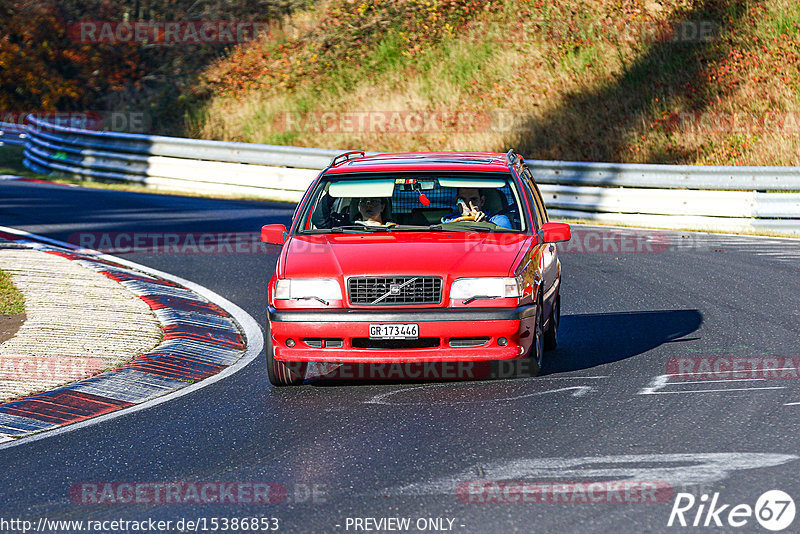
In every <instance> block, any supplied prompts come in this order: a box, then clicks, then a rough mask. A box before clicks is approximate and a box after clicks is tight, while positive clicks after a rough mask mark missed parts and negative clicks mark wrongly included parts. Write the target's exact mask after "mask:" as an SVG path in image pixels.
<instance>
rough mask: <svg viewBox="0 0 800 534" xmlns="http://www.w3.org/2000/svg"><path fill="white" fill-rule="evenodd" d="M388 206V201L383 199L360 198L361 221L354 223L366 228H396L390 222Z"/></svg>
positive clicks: (359, 212) (359, 211)
mask: <svg viewBox="0 0 800 534" xmlns="http://www.w3.org/2000/svg"><path fill="white" fill-rule="evenodd" d="M354 200H355V199H354ZM387 205H388V204H387V202H386V199H385V198H382V197H364V198H360V199H358V214H359V217H360V219H359V220H355V221H353V222H354V223H355V224H361V225H364V226H395V223H393V222H390V221H389V220H388V216H387V215H388V213H387V209H386V207H387Z"/></svg>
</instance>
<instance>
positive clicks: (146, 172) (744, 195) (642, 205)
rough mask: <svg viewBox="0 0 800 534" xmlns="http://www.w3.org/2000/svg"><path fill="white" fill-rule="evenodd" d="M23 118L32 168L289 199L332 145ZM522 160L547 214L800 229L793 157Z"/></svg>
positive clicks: (798, 174) (799, 184) (799, 171)
mask: <svg viewBox="0 0 800 534" xmlns="http://www.w3.org/2000/svg"><path fill="white" fill-rule="evenodd" d="M28 122H29V125H28V127H27V139H26V142H25V160H24V163H25V165H26V166H27V167H28V168H30V169H32V170H34V171H36V172H40V173H50V172H60V173H66V174H71V175H77V176H81V177H86V178H95V179H102V180H116V181H126V182H137V183H141V184H144V185H148V186H153V187H163V188H170V189H177V190H184V191H192V192H201V193H202V192H227V193H236V194H247V195H253V196H258V197H263V198H271V199H275V200H283V201H291V202H296V201H298V200H299V199H300V198H301V197H302V194H303V192H304V191H305V190H306V188H307V187H308V185H309V184H310V183H311V181H312V180H313V179H314V177H315V176H316V175H317V174H318V172H319V170H320V169H323V168H325V166H326V165H327V164H328V163H329V162H330V161H331V159H332V158H333V157H334V156H336V155H337V154H339V153H341V152H342V151H340V150H329V149H319V148H301V147H287V146H274V145H261V144H253V143H232V142H221V141H207V140H198V139H187V138H177V137H163V136H155V135H139V134H127V133H116V132H104V131H91V130H81V129H76V128H69V127H66V126H61V125H58V124H53V123H50V122H47V121H45V120H42V119H39V118H36V117H33V116H29V117H28ZM527 164H528V167H529V168H530V169H531V171H532V173H533V175H534V177H535V178H536V181H537V183H539V184H540V188H541V191H542V194H543V195H544V198H545V203H546V205H547V206H548V209H549V212H550V214H551V216H554V217H560V218H580V219H587V220H593V221H598V222H604V223H615V224H631V225H642V226H655V227H660V228H695V229H703V230H724V231H748V230H770V231H774V232H779V233H786V234H797V235H800V193H798V192H797V191H800V167H720V166H689V165H643V164H620V163H583V162H565V161H540V160H528V161H527ZM793 191H794V192H793Z"/></svg>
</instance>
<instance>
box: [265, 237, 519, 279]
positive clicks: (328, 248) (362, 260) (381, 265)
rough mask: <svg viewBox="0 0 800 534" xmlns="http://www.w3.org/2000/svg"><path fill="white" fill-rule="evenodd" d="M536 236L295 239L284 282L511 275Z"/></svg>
mask: <svg viewBox="0 0 800 534" xmlns="http://www.w3.org/2000/svg"><path fill="white" fill-rule="evenodd" d="M528 239H531V236H528V235H522V234H514V233H505V232H495V233H489V232H483V233H478V232H470V233H465V232H426V233H418V232H387V233H372V234H316V235H306V236H295V237H292V238H291V240H290V242H289V243H288V246H287V247H286V256H285V257H284V262H283V267H284V268H283V273H280V274H279V276H280V277H281V278H318V277H319V278H338V277H340V276H342V275H344V276H359V275H370V274H372V275H439V276H444V277H449V276H453V277H455V276H457V277H463V276H506V275H508V274H509V273H513V269H512V267H513V264H514V261H515V259H516V258H517V256H518V255H519V251H520V249H521V248H522V247H523V246H524V244H525V242H526V241H527V240H528Z"/></svg>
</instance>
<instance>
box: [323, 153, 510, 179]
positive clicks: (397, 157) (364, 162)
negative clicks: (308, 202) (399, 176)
mask: <svg viewBox="0 0 800 534" xmlns="http://www.w3.org/2000/svg"><path fill="white" fill-rule="evenodd" d="M409 171H426V172H430V171H463V172H508V163H507V160H506V155H505V154H502V153H496V152H400V153H394V154H375V155H371V156H365V157H360V158H355V159H350V160H346V161H344V162H342V163H339V164H337V165H335V166H332V167H331V168H329V169H328V170H326V171H325V174H350V173H354V174H361V173H373V172H375V173H377V172H409Z"/></svg>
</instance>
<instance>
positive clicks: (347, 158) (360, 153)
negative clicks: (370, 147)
mask: <svg viewBox="0 0 800 534" xmlns="http://www.w3.org/2000/svg"><path fill="white" fill-rule="evenodd" d="M356 154H358V156H357V157H359V158H363V157H364V155H365V154H366V153H365V152H364V151H363V150H351V151H350V152H345V153H344V154H339V155H338V156H336V157H335V158H333V161H331V164H330V166H331V167H336V166H337V165H339V164H340V163H344V162H345V161H350V160H351V159H356V158H352V157H350V156H354V155H356Z"/></svg>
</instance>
